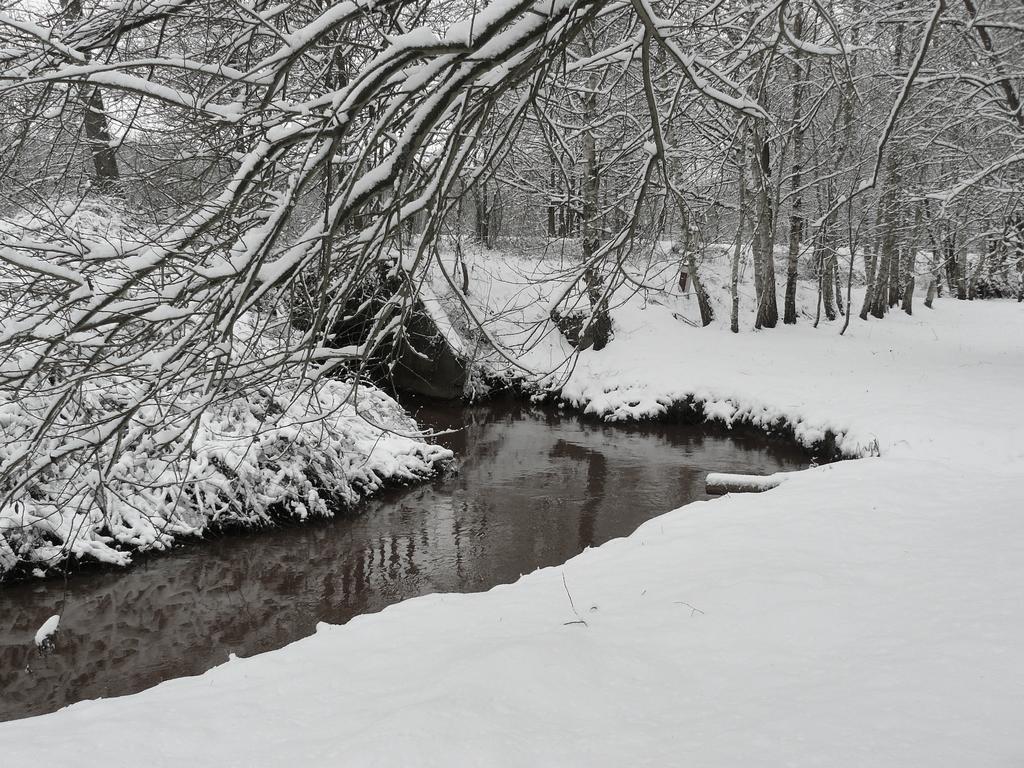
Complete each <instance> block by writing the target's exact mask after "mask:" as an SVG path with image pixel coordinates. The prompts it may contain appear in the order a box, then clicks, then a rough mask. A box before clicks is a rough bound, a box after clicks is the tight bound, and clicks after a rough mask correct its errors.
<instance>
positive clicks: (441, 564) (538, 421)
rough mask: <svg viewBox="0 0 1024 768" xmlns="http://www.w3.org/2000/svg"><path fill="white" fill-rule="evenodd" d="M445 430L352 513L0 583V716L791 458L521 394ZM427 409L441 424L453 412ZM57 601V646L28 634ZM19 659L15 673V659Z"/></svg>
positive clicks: (257, 647) (563, 543)
mask: <svg viewBox="0 0 1024 768" xmlns="http://www.w3.org/2000/svg"><path fill="white" fill-rule="evenodd" d="M456 413H466V414H467V415H466V419H465V422H464V423H466V424H467V428H466V429H464V430H463V431H462V432H460V433H459V434H458V435H455V436H451V437H449V438H446V441H447V442H448V443H449V445H451V446H452V447H454V448H456V449H457V450H459V452H460V454H461V455H462V456H463V457H465V458H464V459H463V462H462V466H461V469H460V471H459V472H458V473H457V474H454V475H451V476H447V477H444V478H439V479H437V480H435V481H434V482H432V483H428V484H425V485H421V486H417V487H415V488H410V489H405V490H394V491H389V492H387V493H385V494H383V495H382V496H381V497H380V498H378V499H375V500H372V501H370V502H369V503H367V504H366V505H365V507H364V509H363V512H362V514H361V515H360V516H357V517H354V518H349V519H339V520H335V521H331V522H328V523H324V524H317V523H314V524H308V525H302V526H288V527H282V528H278V529H275V530H273V531H272V532H262V533H258V534H242V535H238V534H236V535H232V536H227V537H225V538H222V539H217V540H213V541H210V542H206V543H203V544H192V545H187V546H186V547H184V548H182V549H180V550H177V551H175V552H173V553H171V554H169V555H166V556H161V557H153V558H149V559H146V560H143V561H141V562H140V564H139V565H138V566H136V567H135V568H134V569H132V570H129V571H124V572H115V573H92V574H83V575H79V576H76V577H74V578H72V579H71V580H70V581H69V582H68V588H67V595H66V598H65V595H64V585H63V584H62V583H60V582H45V583H36V584H25V585H21V586H17V587H14V588H8V589H6V590H4V591H2V592H0V604H2V605H3V610H2V611H0V621H2V622H3V624H2V625H0V717H2V718H8V717H12V716H24V715H28V714H34V713H40V712H45V711H50V710H52V709H55V708H56V707H58V706H61V705H63V704H65V703H68V702H71V701H75V700H78V699H82V698H93V697H97V696H107V695H116V694H123V693H130V692H133V691H137V690H140V689H142V688H145V687H148V686H150V685H153V684H154V683H156V682H158V681H160V680H163V679H166V678H168V677H176V676H182V675H190V674H198V673H200V672H202V671H204V670H206V669H208V668H210V667H211V666H214V665H216V664H218V663H221V662H223V661H225V660H226V659H227V657H228V653H237V654H238V655H242V656H245V655H251V654H253V653H258V652H262V651H266V650H270V649H272V648H276V647H280V646H281V645H284V644H286V643H287V642H290V641H292V640H295V639H297V638H299V637H302V636H305V635H308V634H311V633H312V632H313V630H314V628H315V626H316V623H317V622H318V621H327V622H331V623H340V622H344V621H347V620H348V619H350V618H351V617H352V616H355V615H357V614H360V613H367V612H372V611H377V610H380V609H382V608H383V607H385V606H386V605H388V604H391V603H393V602H395V601H397V600H400V599H405V598H408V597H412V596H414V595H418V594H424V593H427V592H437V591H456V590H458V591H473V590H480V589H487V588H489V587H491V586H493V585H495V584H498V583H507V582H511V581H514V580H515V579H516V578H517V577H518V576H519V574H521V573H525V572H529V571H531V570H534V569H535V568H537V567H540V566H545V565H554V564H557V563H561V562H564V561H565V560H566V559H568V558H569V557H571V556H572V555H574V554H576V553H577V552H579V551H581V550H582V549H584V548H585V547H588V546H595V545H597V544H600V543H602V542H603V541H606V540H607V539H609V538H611V537H614V536H621V535H626V534H628V533H629V532H631V531H632V530H633V529H634V528H635V527H636V525H638V524H639V523H640V522H642V521H643V520H644V519H647V518H649V517H652V516H654V515H655V514H658V513H660V512H664V511H666V510H667V509H670V508H672V507H674V506H678V505H679V504H680V503H682V502H683V501H685V500H687V499H692V498H701V497H702V496H703V479H704V473H705V471H707V470H708V469H721V470H725V471H729V470H736V469H740V470H744V471H754V472H758V471H764V472H770V471H775V470H777V469H783V468H791V467H794V466H796V461H797V460H798V458H799V454H796V453H792V452H791V453H790V454H789V455H786V454H785V451H784V450H783V451H782V452H781V453H780V452H779V450H778V449H775V448H772V447H770V446H769V445H768V444H766V443H765V441H763V440H761V441H757V440H749V439H746V438H745V439H744V440H743V441H742V442H740V443H737V442H733V441H729V440H726V439H723V438H720V437H705V436H704V435H703V434H702V433H700V432H699V431H697V430H695V429H692V428H674V427H665V426H659V425H643V426H637V425H633V426H627V427H621V426H608V425H605V424H601V423H598V422H593V421H583V420H580V419H578V418H577V417H575V416H572V415H564V414H562V413H559V412H558V411H557V410H556V409H551V408H548V409H537V408H534V407H526V408H522V407H516V408H504V407H500V406H499V407H496V408H494V409H491V410H487V409H484V408H471V409H468V410H467V411H464V412H458V411H457V412H456ZM443 415H444V417H445V418H446V419H448V421H447V422H445V421H441V420H438V421H435V422H434V423H435V424H436V425H437V426H438V427H440V428H443V427H446V426H448V425H449V424H451V423H452V420H451V419H452V418H453V417H452V414H451V413H450V412H448V413H446V414H443ZM56 612H60V613H62V614H63V618H62V621H61V632H60V634H59V635H58V637H57V644H58V649H57V652H56V653H55V654H53V655H50V656H47V657H43V656H40V655H39V654H38V652H37V651H36V650H35V647H34V645H33V643H32V637H33V635H34V633H35V630H36V629H37V628H38V627H39V625H40V624H41V623H42V622H43V621H44V620H45V619H46V618H47V617H48V616H50V615H51V614H52V613H56ZM26 667H28V668H30V669H31V672H26V671H25V670H26Z"/></svg>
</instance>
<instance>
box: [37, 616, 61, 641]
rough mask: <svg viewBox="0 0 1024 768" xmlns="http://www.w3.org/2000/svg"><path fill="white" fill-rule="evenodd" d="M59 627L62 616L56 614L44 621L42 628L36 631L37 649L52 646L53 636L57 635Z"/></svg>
mask: <svg viewBox="0 0 1024 768" xmlns="http://www.w3.org/2000/svg"><path fill="white" fill-rule="evenodd" d="M59 626H60V614H54V615H53V616H51V617H50V618H48V619H47V620H46V621H44V622H43V624H42V626H41V627H39V629H37V630H36V647H37V648H43V647H44V646H48V645H51V644H52V643H53V636H54V635H55V634H57V628H58V627H59Z"/></svg>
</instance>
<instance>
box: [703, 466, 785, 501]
mask: <svg viewBox="0 0 1024 768" xmlns="http://www.w3.org/2000/svg"><path fill="white" fill-rule="evenodd" d="M786 477H787V474H786V473H785V472H777V473H775V474H774V475H733V474H730V473H728V472H709V473H708V476H707V478H706V479H705V481H704V490H705V492H706V493H708V494H709V495H712V496H720V495H721V494H723V493H761V492H762V491H769V490H771V489H772V488H775V487H777V486H778V485H780V484H781V483H783V482H784V481H785V480H786Z"/></svg>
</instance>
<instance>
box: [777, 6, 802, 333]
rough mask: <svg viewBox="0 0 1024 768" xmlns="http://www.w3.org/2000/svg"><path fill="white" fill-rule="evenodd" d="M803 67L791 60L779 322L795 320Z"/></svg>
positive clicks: (799, 23)
mask: <svg viewBox="0 0 1024 768" xmlns="http://www.w3.org/2000/svg"><path fill="white" fill-rule="evenodd" d="M802 21H803V16H802V15H800V14H798V15H797V16H796V18H795V19H794V24H793V32H794V34H796V35H797V36H798V37H799V36H800V34H801V26H802ZM802 78H803V68H802V67H801V66H800V59H799V56H797V58H796V59H795V60H794V61H793V120H792V123H791V125H792V131H793V167H792V171H791V173H790V182H789V183H790V188H791V189H792V190H793V207H792V210H791V211H790V214H789V254H788V256H787V258H786V298H785V300H784V302H783V316H782V322H783V323H785V324H786V325H794V324H795V323H796V280H797V272H798V267H799V259H800V240H801V239H802V238H803V234H804V218H803V200H802V194H801V192H800V185H801V183H802V171H803V155H804V151H803V149H804V134H803V131H802V130H801V128H800V120H801V117H802V106H803V85H802V83H801V79H802Z"/></svg>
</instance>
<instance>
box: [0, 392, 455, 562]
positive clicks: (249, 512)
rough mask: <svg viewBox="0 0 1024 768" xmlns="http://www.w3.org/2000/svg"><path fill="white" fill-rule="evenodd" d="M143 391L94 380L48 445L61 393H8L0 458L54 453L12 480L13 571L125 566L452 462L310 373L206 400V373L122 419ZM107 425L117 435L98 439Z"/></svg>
mask: <svg viewBox="0 0 1024 768" xmlns="http://www.w3.org/2000/svg"><path fill="white" fill-rule="evenodd" d="M139 395H140V392H139V383H138V382H135V381H132V380H129V379H126V378H123V377H117V378H111V379H106V380H104V379H96V380H93V381H90V382H89V383H88V384H87V385H85V386H83V387H82V388H81V391H80V397H79V398H78V399H77V401H76V402H73V403H67V404H66V405H65V406H64V407H63V408H61V409H59V412H58V416H57V420H58V421H59V422H60V423H61V424H62V425H63V427H64V429H63V430H62V431H63V435H62V436H55V434H54V432H53V431H52V430H50V432H49V434H48V435H47V436H46V437H45V438H44V440H45V445H42V446H39V445H34V441H35V439H36V435H37V434H38V432H39V430H40V428H41V427H42V426H43V425H42V420H43V419H45V418H47V416H46V414H48V413H50V412H51V409H52V408H53V403H52V402H49V399H48V396H47V395H45V394H38V395H31V396H24V395H22V396H20V397H13V396H12V393H10V392H0V463H5V464H10V463H16V462H21V461H24V460H26V459H27V460H29V461H37V462H38V461H40V458H39V457H41V456H42V457H46V459H48V462H47V463H46V465H45V466H44V467H43V468H42V469H41V470H40V471H38V472H35V473H27V472H26V473H24V474H21V473H19V475H18V476H25V477H27V478H28V479H27V480H26V481H25V482H23V483H22V484H21V485H20V486H17V485H14V484H11V483H9V484H8V485H7V487H4V488H0V494H2V495H3V496H4V497H6V498H7V499H8V501H7V502H6V503H4V504H3V506H2V507H0V575H2V574H3V573H4V572H6V571H9V570H11V569H12V568H14V567H16V566H17V565H18V563H26V564H27V563H31V564H32V565H33V567H39V566H42V567H44V568H45V567H48V566H58V565H61V564H62V563H63V562H64V561H65V560H66V559H68V558H71V557H74V558H91V559H94V560H98V561H102V562H106V563H112V564H117V565H125V564H127V563H128V562H129V561H130V556H131V553H132V552H142V551H146V550H153V549H157V550H159V549H165V548H167V547H168V546H170V545H171V544H172V543H173V542H174V541H175V539H176V538H178V537H181V536H188V535H198V534H201V533H202V532H203V531H204V530H206V529H207V528H209V527H210V526H211V525H221V526H223V525H232V524H259V523H265V522H268V521H270V520H271V519H272V518H273V517H274V516H275V515H288V516H294V517H297V518H306V517H308V516H330V515H332V514H333V513H334V512H335V511H337V510H339V509H340V508H343V507H344V506H347V505H350V504H352V503H354V502H355V501H356V500H357V499H358V498H359V497H360V496H361V495H363V494H367V493H371V492H373V491H375V490H377V489H379V488H380V487H381V486H382V485H384V484H385V483H388V482H396V481H397V482H403V481H411V480H414V479H417V478H421V477H424V476H426V475H428V474H429V473H430V472H431V471H432V470H433V468H434V466H435V464H436V463H437V462H439V461H442V460H444V459H446V458H448V457H450V452H448V451H447V450H445V449H443V448H440V447H437V446H432V445H429V444H427V443H425V442H424V441H422V440H420V439H418V438H417V437H416V436H415V433H416V425H415V423H414V422H412V420H411V419H410V418H409V417H408V416H406V415H405V413H404V411H403V410H402V408H401V407H400V406H399V405H398V404H397V403H396V402H395V401H394V400H392V399H391V398H390V397H388V396H387V395H385V394H384V393H382V392H381V391H380V390H378V389H375V388H373V387H371V386H368V385H365V384H360V385H358V386H356V385H355V384H354V383H353V382H343V381H336V380H331V379H325V380H322V381H320V382H316V383H312V382H310V381H306V380H303V379H302V377H301V376H298V375H296V376H293V377H286V378H282V379H281V380H280V381H278V382H276V383H274V384H273V385H268V386H266V387H262V388H260V389H259V390H257V391H253V392H245V393H241V392H239V393H235V394H228V395H221V396H219V397H217V398H216V399H215V400H213V401H210V402H208V404H206V402H207V401H208V400H209V398H208V397H207V396H206V395H205V394H204V387H203V383H202V382H198V381H195V382H189V383H188V384H186V385H185V386H181V387H179V388H178V389H177V390H176V391H175V392H173V393H167V396H165V397H158V398H156V399H155V400H154V401H150V402H146V403H145V404H143V405H142V406H141V407H139V408H138V409H137V410H136V411H135V413H134V415H133V416H132V418H131V419H130V420H129V421H128V422H126V423H121V422H118V421H117V415H118V414H120V413H122V412H123V410H124V408H125V405H126V404H127V403H130V402H133V401H134V400H135V399H137V398H138V397H139ZM103 430H113V431H114V433H115V434H116V437H115V439H113V440H106V441H102V442H97V441H94V440H91V439H89V438H90V437H92V436H94V433H95V432H98V431H103ZM76 445H81V446H82V447H81V448H76V447H75V446H76ZM97 445H98V446H99V447H98V448H97V447H96V446H97ZM27 468H28V467H26V469H27Z"/></svg>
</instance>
